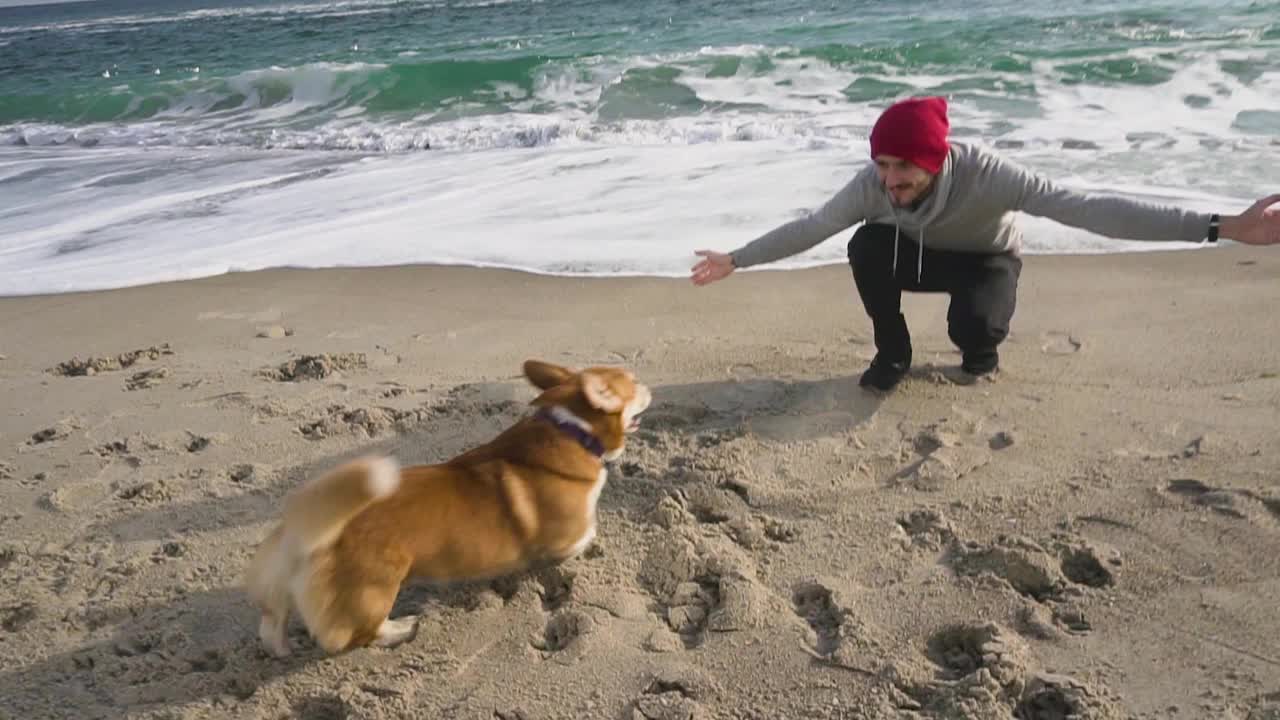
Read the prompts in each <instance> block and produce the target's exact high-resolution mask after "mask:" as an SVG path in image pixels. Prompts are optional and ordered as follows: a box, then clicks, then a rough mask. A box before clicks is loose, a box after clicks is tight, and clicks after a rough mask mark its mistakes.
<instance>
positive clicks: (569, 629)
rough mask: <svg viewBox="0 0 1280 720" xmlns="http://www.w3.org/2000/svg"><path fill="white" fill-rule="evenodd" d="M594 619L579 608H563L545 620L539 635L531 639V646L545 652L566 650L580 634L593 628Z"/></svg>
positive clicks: (584, 633)
mask: <svg viewBox="0 0 1280 720" xmlns="http://www.w3.org/2000/svg"><path fill="white" fill-rule="evenodd" d="M595 626H596V621H595V619H594V618H592V617H591V616H590V615H588V614H587V613H585V612H582V611H580V610H563V611H560V612H557V613H555V614H553V615H552V616H551V617H550V619H548V620H547V625H546V627H544V628H543V630H542V633H541V635H540V636H538V637H535V638H534V639H533V647H534V648H536V649H538V650H541V651H543V652H545V653H557V652H560V651H562V650H568V649H569V648H570V647H572V646H573V645H574V643H576V642H577V641H578V639H579V638H581V637H582V636H584V635H586V634H588V633H590V632H592V631H594V630H595Z"/></svg>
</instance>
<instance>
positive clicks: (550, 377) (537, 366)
mask: <svg viewBox="0 0 1280 720" xmlns="http://www.w3.org/2000/svg"><path fill="white" fill-rule="evenodd" d="M524 376H525V377H527V378H529V382H531V383H533V384H534V386H536V387H538V388H540V389H542V390H549V389H550V388H553V387H556V386H557V385H563V384H564V383H566V382H568V381H569V380H571V379H572V378H573V372H572V371H571V370H569V369H567V368H563V367H560V366H559V365H553V364H551V363H548V362H543V361H541V360H525V362H524Z"/></svg>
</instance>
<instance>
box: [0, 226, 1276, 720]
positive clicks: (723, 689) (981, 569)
mask: <svg viewBox="0 0 1280 720" xmlns="http://www.w3.org/2000/svg"><path fill="white" fill-rule="evenodd" d="M690 262H691V263H692V260H691V261H690ZM1025 263H1026V264H1025V268H1024V271H1023V275H1022V282H1021V292H1020V295H1019V300H1018V310H1017V313H1016V315H1015V317H1014V322H1013V331H1012V334H1011V336H1010V339H1009V341H1008V342H1007V343H1006V344H1005V346H1004V348H1003V352H1002V366H1003V369H1002V371H1001V372H1000V374H999V375H998V377H997V378H996V379H995V380H994V381H989V380H984V381H980V382H978V383H976V384H972V385H964V384H959V383H957V382H956V380H957V379H958V378H957V376H956V375H955V373H954V367H955V366H956V365H957V364H958V362H959V356H958V354H957V353H956V352H955V351H954V349H953V348H952V346H951V344H950V342H949V341H948V340H947V337H946V325H945V314H946V313H945V308H946V298H945V296H940V295H931V296H908V297H907V298H906V299H905V312H906V314H907V317H908V320H909V322H910V324H911V328H912V332H913V335H914V340H915V357H916V367H915V368H914V370H913V371H912V374H911V376H910V377H909V378H908V380H907V381H906V382H905V383H904V384H903V385H902V386H901V387H900V388H899V390H898V391H897V392H896V393H894V394H892V395H889V396H879V395H873V394H870V393H867V392H864V391H862V390H861V389H860V388H859V387H858V386H857V377H858V375H859V374H860V373H861V371H862V370H863V369H864V368H865V366H866V364H867V362H868V361H869V359H870V358H871V357H872V355H873V354H874V348H873V346H872V344H871V331H870V324H869V322H868V321H867V319H866V317H865V316H864V315H863V314H862V310H861V307H860V305H859V304H858V303H857V300H856V297H855V294H854V289H853V284H852V281H851V278H850V273H849V269H848V268H847V267H826V268H819V269H813V270H798V271H787V272H755V273H742V274H739V275H738V276H735V277H732V278H730V279H729V280H728V281H726V282H723V283H720V284H718V285H715V286H711V287H708V288H694V287H692V286H691V285H690V284H689V283H688V282H687V281H685V280H659V279H618V278H614V279H569V278H556V277H544V276H535V275H527V274H521V273H515V272H505V271H492V270H479V269H469V268H450V267H389V268H373V269H337V270H305V271H304V270H273V271H263V272H253V273H239V274H230V275H223V276H219V277H213V278H208V279H203V280H196V281H188V282H180V283H171V284H162V285H152V286H144V287H136V288H130V289H125V290H117V291H108V292H98V293H86V294H69V295H52V296H39V297H22V298H3V299H0V406H3V408H4V412H3V413H0V493H2V495H0V497H2V498H3V500H2V501H0V577H2V578H3V582H2V583H0V717H3V718H14V719H15V720H17V719H21V720H34V719H35V718H126V717H127V718H153V719H156V720H159V719H160V718H183V719H187V718H191V719H194V718H250V719H257V718H263V719H266V718H271V719H273V720H274V719H278V718H294V717H296V718H307V719H313V718H314V719H319V720H329V719H337V718H398V717H414V718H431V719H436V718H439V719H441V720H443V719H446V718H459V719H463V718H465V719H468V720H470V719H477V720H479V719H484V720H495V719H501V720H517V719H519V720H544V719H551V718H604V719H608V720H623V719H625V720H677V719H681V720H684V719H694V718H697V719H702V720H708V719H711V718H739V719H743V720H746V719H751V720H765V719H772V718H831V719H834V718H873V719H879V718H885V719H888V718H978V719H986V718H992V719H994V718H1013V717H1017V718H1023V719H1024V720H1060V719H1065V718H1081V719H1084V718H1090V719H1094V718H1096V719H1111V718H1117V719H1118V718H1152V719H1154V718H1234V719H1236V720H1276V718H1280V641H1278V640H1277V638H1280V610H1278V609H1280V601H1278V598H1280V553H1277V548H1278V547H1280V440H1278V439H1277V438H1278V435H1277V427H1280V355H1277V349H1278V348H1280V321H1277V319H1276V315H1277V311H1278V310H1280V253H1278V252H1276V251H1274V250H1271V251H1268V250H1266V249H1261V250H1251V249H1247V248H1243V247H1223V248H1212V249H1207V250H1203V251H1185V252H1173V253H1141V254H1124V255H1106V256H1075V257H1048V256H1028V257H1027V258H1026V259H1025ZM526 358H542V359H546V360H551V361H555V362H560V363H564V364H568V365H573V366H579V367H580V366H584V365H590V364H623V365H626V366H627V367H629V368H631V369H633V370H634V371H635V372H636V373H637V374H638V375H639V377H640V378H641V379H642V380H644V381H645V382H647V383H648V384H650V385H651V387H653V389H654V393H655V402H654V405H653V408H652V409H651V410H650V411H649V412H648V413H647V414H646V415H645V417H644V419H643V427H642V430H641V431H640V433H638V434H637V435H636V436H634V437H633V438H632V441H631V443H630V445H629V448H628V451H627V452H626V453H625V454H624V456H623V457H622V458H621V459H620V460H618V461H617V462H616V463H613V464H612V466H611V468H610V475H609V480H608V485H607V487H606V488H605V490H604V493H603V496H602V497H601V500H600V520H599V537H598V538H597V540H596V542H595V544H594V545H593V546H592V547H591V548H589V549H588V551H587V552H586V553H585V554H584V555H583V556H582V557H579V558H577V559H575V560H573V561H571V562H569V563H566V564H564V565H562V566H560V567H557V568H553V569H550V570H543V571H540V572H537V573H533V574H530V575H527V576H521V577H514V578H504V579H502V580H500V581H496V582H492V583H484V584H477V585H475V586H460V587H448V588H436V587H429V586H426V585H421V584H413V585H409V586H406V588H405V589H404V591H403V592H402V595H401V598H400V600H399V602H398V605H397V608H396V611H395V613H394V614H395V615H417V616H419V617H420V618H421V622H420V628H419V632H418V634H417V636H416V638H415V639H414V640H412V641H411V642H409V643H407V644H405V645H403V646H401V647H399V648H396V649H390V650H385V649H365V650H358V651H354V652H350V653H347V654H345V655H341V656H338V657H332V658H326V657H323V656H322V655H321V653H320V652H319V651H318V650H317V649H316V648H315V647H314V646H313V645H312V644H311V643H310V640H309V639H308V638H306V636H305V633H304V631H303V630H302V629H301V627H300V626H298V625H297V624H296V620H295V627H294V633H293V642H294V645H295V647H296V648H297V649H298V651H297V652H295V655H294V656H293V657H292V658H290V659H288V660H283V661H282V660H275V659H271V658H268V657H267V656H266V655H265V654H264V653H263V652H262V650H261V649H260V647H259V644H258V640H257V637H256V626H257V616H256V613H255V611H254V610H253V609H252V608H251V607H250V606H249V604H248V602H247V600H246V598H245V596H244V593H243V592H242V590H241V589H240V587H239V582H240V577H241V573H242V571H243V569H244V566H245V563H246V561H247V559H248V557H249V555H250V553H251V552H252V550H253V548H254V547H255V545H256V543H257V542H258V541H259V540H260V539H261V538H262V536H263V535H264V533H265V531H266V530H267V528H268V527H269V525H270V523H271V522H273V520H274V519H275V517H276V513H277V511H278V506H279V501H280V499H281V497H282V496H283V495H284V494H285V493H286V492H287V491H288V490H289V489H291V488H293V487H295V486H296V485H297V484H298V483H300V482H302V481H303V480H305V479H306V478H308V477H310V476H312V475H313V474H314V473H316V472H317V471H319V470H321V469H323V468H326V467H328V466H330V465H332V464H333V463H335V462H338V461H340V460H342V459H345V458H348V457H352V456H354V455H357V454H362V453H367V452H390V453H394V454H395V455H396V456H397V457H398V458H399V459H400V460H401V461H402V462H404V463H412V462H430V461H437V460H441V459H444V458H446V457H449V456H451V455H452V454H454V453H457V452H459V451H461V450H464V449H466V448H468V447H470V446H472V445H474V444H477V443H480V442H483V441H484V440H487V439H488V438H489V437H491V436H492V435H494V434H495V433H496V432H498V431H499V430H500V429H501V428H503V427H505V426H506V425H508V424H510V423H511V422H513V421H514V420H515V419H517V418H519V417H520V416H521V415H522V414H524V413H525V412H526V409H527V405H526V404H527V402H528V400H529V399H531V398H532V397H533V390H532V388H531V387H529V386H528V385H527V384H526V383H525V382H524V381H523V380H522V379H521V378H520V377H519V371H520V364H521V362H522V361H523V360H525V359H526Z"/></svg>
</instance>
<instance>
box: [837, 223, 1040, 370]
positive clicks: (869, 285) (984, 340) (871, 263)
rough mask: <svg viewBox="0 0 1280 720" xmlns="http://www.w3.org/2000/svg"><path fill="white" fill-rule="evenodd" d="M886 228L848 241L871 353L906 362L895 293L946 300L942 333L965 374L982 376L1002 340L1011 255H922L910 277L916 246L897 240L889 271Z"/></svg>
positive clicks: (1013, 279) (1009, 309)
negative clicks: (871, 337) (941, 295)
mask: <svg viewBox="0 0 1280 720" xmlns="http://www.w3.org/2000/svg"><path fill="white" fill-rule="evenodd" d="M893 234H894V227H893V226H892V225H873V224H867V225H863V226H862V227H860V228H858V231H857V232H855V233H854V235H853V239H852V240H850V241H849V264H850V265H851V266H852V267H853V278H854V282H855V283H856V284H857V286H858V295H860V296H861V297H862V305H863V307H864V308H865V309H866V311H867V315H868V316H869V317H870V318H871V324H872V327H873V328H874V329H875V341H876V350H877V352H878V353H879V355H880V357H881V358H882V359H884V360H887V361H891V362H899V361H904V360H905V361H906V362H908V363H910V361H911V335H910V333H909V332H908V331H907V322H906V319H905V318H904V317H903V316H902V291H903V290H909V291H912V292H945V293H948V294H950V295H951V307H950V308H949V309H948V310H947V334H948V335H949V336H950V337H951V341H952V342H954V343H955V344H956V347H958V348H960V351H961V353H963V355H964V366H965V368H966V369H970V368H973V369H977V370H990V369H991V368H992V367H994V366H995V364H996V362H997V359H998V354H997V352H996V347H997V346H998V345H999V344H1000V343H1001V342H1002V341H1004V339H1005V337H1007V336H1008V335H1009V321H1010V320H1012V319H1013V310H1014V305H1015V301H1016V299H1017V292H1018V276H1019V275H1021V274H1022V260H1021V259H1020V258H1018V257H1017V256H1016V255H1013V254H1012V253H1002V254H999V255H985V254H981V253H962V252H951V251H946V250H930V249H928V248H925V249H924V272H923V274H922V275H921V277H920V279H919V280H918V281H917V279H916V267H917V262H918V260H919V257H920V256H919V253H920V246H919V245H918V244H916V242H915V240H914V239H912V238H909V237H907V235H905V234H901V235H900V236H899V238H898V269H897V272H896V274H895V272H894V270H893Z"/></svg>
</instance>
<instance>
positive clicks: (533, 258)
mask: <svg viewBox="0 0 1280 720" xmlns="http://www.w3.org/2000/svg"><path fill="white" fill-rule="evenodd" d="M33 153H39V156H38V157H32V155H33ZM866 159H867V158H866V153H865V151H864V150H862V149H861V143H853V142H851V143H850V144H849V146H848V147H843V148H833V147H830V146H825V147H821V148H808V147H806V146H805V145H803V144H798V143H794V142H785V141H761V142H751V143H708V144H702V145H693V146H671V145H651V146H623V147H589V146H581V147H552V148H540V149H537V150H520V149H502V150H491V151H486V152H427V153H418V154H412V155H375V156H364V157H360V156H356V155H353V154H350V153H339V154H333V153H322V154H318V153H291V152H283V151H281V152H262V151H249V150H241V151H228V150H227V149H225V148H222V149H210V150H207V151H197V152H192V151H179V150H175V149H143V148H111V149H102V150H100V151H97V152H86V151H84V150H80V149H61V150H56V149H46V150H39V151H37V150H35V149H18V148H11V149H0V184H3V187H4V193H3V195H4V198H5V199H4V200H3V204H2V205H0V222H3V224H4V227H5V228H6V233H5V234H4V236H3V237H0V294H3V295H16V294H32V293H48V292H63V291H75V290H92V289H102V288H112V287H121V286H128V285H137V284H143V283H152V282H161V281H168V280H178V279H185V278H194V277H202V276H208V275H215V274H220V273H224V272H228V271H232V270H254V269H261V268H269V267H279V266H294V267H340V266H375V265H397V264H415V263H437V264H454V265H474V266H487V267H504V268H514V269H520V270H526V271H530V272H539V273H555V274H581V275H653V276H683V275H686V274H687V273H688V269H689V267H690V266H691V265H692V263H693V262H694V261H695V260H696V258H695V257H694V255H693V252H694V251H695V250H697V249H702V248H709V249H718V250H729V249H732V248H734V247H736V246H738V245H741V244H743V243H745V242H747V241H748V240H750V239H752V238H754V237H756V236H757V235H759V234H761V233H763V232H765V231H767V230H769V229H770V228H772V227H774V226H776V225H778V224H780V223H782V222H784V221H786V220H789V219H791V218H793V217H796V216H797V215H799V214H801V213H804V212H806V211H808V210H809V209H811V208H814V207H816V206H818V205H820V204H821V203H822V202H824V201H825V200H826V198H827V197H829V196H830V194H832V193H834V192H835V191H836V190H837V189H838V188H839V187H841V186H842V185H843V184H844V183H845V182H847V180H848V178H849V177H850V176H851V175H852V174H853V173H854V172H856V171H857V169H858V168H859V167H860V166H861V164H862V163H864V162H866ZM1025 160H1026V161H1028V162H1030V163H1031V164H1032V167H1036V168H1038V169H1050V167H1051V166H1052V163H1047V162H1045V161H1044V160H1043V159H1039V160H1037V158H1035V157H1034V156H1028V157H1027V158H1025ZM1058 170H1062V168H1058ZM1080 170H1081V169H1080V168H1076V169H1075V172H1069V173H1067V172H1060V173H1059V174H1056V175H1055V177H1057V178H1059V179H1061V181H1062V182H1063V183H1064V184H1067V185H1068V186H1072V187H1076V188H1079V189H1091V190H1111V191H1116V192H1124V193H1128V194H1138V193H1142V194H1143V195H1144V199H1148V200H1150V199H1156V200H1165V201H1168V202H1171V203H1176V204H1178V205H1182V206H1185V207H1191V208H1195V209H1203V210H1208V209H1218V210H1222V211H1238V210H1239V209H1242V208H1243V201H1242V200H1240V199H1238V198H1232V197H1230V196H1224V195H1222V194H1219V193H1214V192H1196V193H1188V192H1185V191H1176V190H1171V189H1160V188H1158V187H1155V188H1153V187H1152V186H1150V185H1148V184H1145V182H1144V181H1145V180H1146V179H1147V178H1146V176H1145V171H1144V169H1143V168H1142V167H1141V166H1138V167H1137V168H1136V169H1135V172H1134V173H1133V174H1132V175H1130V176H1128V177H1116V176H1115V173H1114V172H1113V171H1112V169H1108V168H1105V167H1103V168H1100V169H1098V170H1096V171H1095V172H1092V173H1091V172H1080ZM176 180H180V184H179V185H177V187H175V181H176ZM1177 186H1178V185H1177V184H1174V185H1172V187H1177ZM68 208H74V211H71V212H69V211H68ZM1023 227H1024V230H1025V234H1026V237H1027V244H1026V251H1027V252H1028V253H1043V252H1052V253H1082V252H1114V251H1121V250H1151V249H1167V248H1170V247H1178V246H1185V244H1181V243H1142V242H1121V241H1115V240H1109V239H1105V238H1100V237H1098V236H1094V235H1091V234H1089V233H1085V232H1083V231H1079V230H1074V229H1071V228H1067V227H1064V226H1061V225H1057V224H1055V223H1052V222H1049V221H1045V220H1040V219H1037V218H1025V219H1024V220H1023ZM851 232H852V230H850V231H848V232H846V233H842V234H840V235H837V236H834V237H832V238H831V239H829V240H827V241H826V242H824V243H821V244H819V245H818V246H817V247H815V248H814V249H812V250H811V251H809V252H806V253H804V254H802V255H799V256H796V257H793V258H789V259H787V260H785V261H782V262H780V263H777V264H775V265H772V266H770V267H774V268H796V267H806V266H812V265H817V264H824V263H832V262H843V261H844V254H845V249H844V247H845V244H846V242H847V236H848V234H849V233H851Z"/></svg>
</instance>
